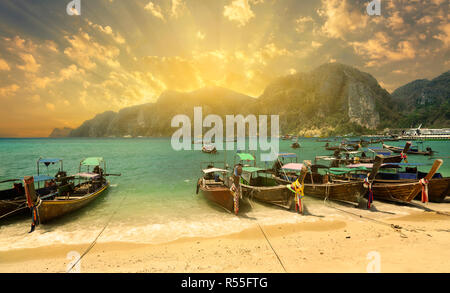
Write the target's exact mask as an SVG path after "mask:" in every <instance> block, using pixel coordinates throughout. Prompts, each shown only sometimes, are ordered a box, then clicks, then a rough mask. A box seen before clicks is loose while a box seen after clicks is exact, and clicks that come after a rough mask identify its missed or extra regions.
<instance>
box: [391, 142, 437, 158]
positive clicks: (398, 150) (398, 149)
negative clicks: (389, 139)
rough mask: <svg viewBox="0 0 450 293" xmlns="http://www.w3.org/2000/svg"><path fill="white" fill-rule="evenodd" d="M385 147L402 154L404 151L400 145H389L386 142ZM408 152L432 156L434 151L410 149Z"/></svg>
mask: <svg viewBox="0 0 450 293" xmlns="http://www.w3.org/2000/svg"><path fill="white" fill-rule="evenodd" d="M383 147H384V148H385V149H388V150H390V151H392V152H394V153H397V154H400V153H401V152H403V149H402V148H400V147H394V146H389V145H386V144H383ZM406 153H407V154H411V155H424V156H431V155H432V154H433V151H428V152H423V151H414V150H411V149H409V150H408V151H407V152H406Z"/></svg>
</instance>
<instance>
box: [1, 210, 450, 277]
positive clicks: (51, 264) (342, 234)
mask: <svg viewBox="0 0 450 293" xmlns="http://www.w3.org/2000/svg"><path fill="white" fill-rule="evenodd" d="M337 207H339V208H340V209H342V210H346V211H349V212H350V213H352V214H350V213H349V214H345V212H344V214H345V217H341V218H339V219H327V218H326V217H325V218H321V219H319V220H317V221H315V222H305V223H294V224H280V225H264V226H259V224H258V223H257V222H255V225H254V226H253V227H251V228H249V229H247V230H244V231H241V232H238V233H234V234H229V235H224V236H220V237H212V238H183V239H178V240H176V241H173V242H169V243H163V244H138V243H126V242H109V243H101V242H100V243H97V244H96V245H95V246H94V247H93V248H92V249H91V250H90V251H89V252H88V253H87V254H86V255H85V256H84V257H83V258H82V259H81V262H80V266H79V267H80V271H81V272H133V273H134V272H138V273H141V272H142V273H147V272H149V273H152V272H158V273H160V272H163V273H172V272H193V273H196V272H229V273H232V272H250V273H251V272H277V273H278V272H285V271H286V272H289V273H303V272H310V273H315V272H324V273H325V272H340V273H345V272H356V273H364V272H367V267H368V265H369V263H370V262H371V260H373V259H369V258H368V254H369V253H370V252H372V251H375V252H377V253H379V256H380V270H381V272H405V273H410V272H411V273H412V272H423V273H431V272H450V262H449V261H448V260H449V259H450V249H449V245H450V225H449V223H450V216H449V215H450V214H448V210H450V207H448V204H435V205H431V207H433V209H436V207H438V208H440V210H441V211H443V213H444V214H438V213H435V212H426V211H422V210H420V209H415V208H410V207H408V208H404V207H397V206H395V205H389V204H379V205H378V206H377V207H378V208H381V209H393V208H395V209H396V210H398V211H403V210H405V211H407V212H404V213H383V212H377V213H372V212H369V211H363V212H362V211H360V210H358V209H354V208H348V207H343V206H337ZM446 213H447V214H446ZM358 214H359V215H362V217H360V216H358ZM391 225H394V226H391ZM261 229H262V230H261ZM264 235H266V237H267V239H268V241H269V242H270V244H269V242H268V241H267V240H266V237H265V236H264ZM88 247H89V244H79V245H52V246H47V247H39V248H28V249H17V250H9V251H2V252H0V272H29V273H32V272H66V271H67V268H68V264H69V263H70V262H72V259H70V258H68V253H69V252H71V251H76V252H77V253H79V254H82V253H83V252H84V251H85V250H86V249H87V248H88ZM271 247H273V249H272V248H271ZM274 250H275V252H274ZM275 253H276V254H275ZM277 255H278V257H279V259H280V260H281V263H282V264H281V263H280V262H279V260H278V258H277ZM283 266H284V268H283Z"/></svg>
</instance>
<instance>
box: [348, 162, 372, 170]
mask: <svg viewBox="0 0 450 293" xmlns="http://www.w3.org/2000/svg"><path fill="white" fill-rule="evenodd" d="M345 167H347V168H366V169H372V167H373V164H372V163H360V164H350V165H347V166H345Z"/></svg>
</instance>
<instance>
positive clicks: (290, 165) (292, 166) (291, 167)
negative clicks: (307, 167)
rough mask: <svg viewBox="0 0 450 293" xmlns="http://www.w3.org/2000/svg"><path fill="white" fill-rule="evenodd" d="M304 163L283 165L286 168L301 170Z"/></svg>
mask: <svg viewBox="0 0 450 293" xmlns="http://www.w3.org/2000/svg"><path fill="white" fill-rule="evenodd" d="M303 166H304V165H303V164H302V163H289V164H286V165H284V166H283V167H281V169H284V170H292V171H301V170H302V169H303Z"/></svg>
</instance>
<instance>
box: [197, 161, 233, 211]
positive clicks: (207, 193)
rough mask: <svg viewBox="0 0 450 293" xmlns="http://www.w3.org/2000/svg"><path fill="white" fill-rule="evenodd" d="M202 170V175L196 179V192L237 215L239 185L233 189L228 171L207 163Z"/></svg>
mask: <svg viewBox="0 0 450 293" xmlns="http://www.w3.org/2000/svg"><path fill="white" fill-rule="evenodd" d="M202 172H203V176H202V177H201V178H200V179H199V180H198V181H197V194H198V193H200V194H201V195H202V196H204V197H205V198H206V199H208V200H209V201H211V202H213V203H215V204H216V205H218V206H220V207H222V208H224V209H225V210H227V211H229V212H231V213H234V214H236V215H237V214H238V213H239V204H240V190H238V189H239V187H235V188H234V189H233V186H232V184H230V181H229V178H228V176H227V175H228V173H229V171H228V170H226V169H219V168H214V166H213V165H209V166H208V168H207V169H203V170H202Z"/></svg>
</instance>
